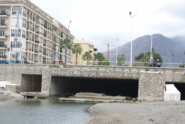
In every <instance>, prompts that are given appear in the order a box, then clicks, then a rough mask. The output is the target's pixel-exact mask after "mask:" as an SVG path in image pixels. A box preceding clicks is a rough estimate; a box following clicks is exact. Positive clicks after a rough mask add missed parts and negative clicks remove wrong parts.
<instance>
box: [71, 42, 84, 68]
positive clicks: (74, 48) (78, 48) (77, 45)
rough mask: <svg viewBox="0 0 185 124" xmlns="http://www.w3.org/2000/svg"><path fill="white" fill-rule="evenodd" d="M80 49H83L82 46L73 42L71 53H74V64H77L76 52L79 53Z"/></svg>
mask: <svg viewBox="0 0 185 124" xmlns="http://www.w3.org/2000/svg"><path fill="white" fill-rule="evenodd" d="M82 50H83V48H82V46H81V45H80V44H75V45H74V46H73V54H76V65H77V57H78V54H80V55H81V53H82Z"/></svg>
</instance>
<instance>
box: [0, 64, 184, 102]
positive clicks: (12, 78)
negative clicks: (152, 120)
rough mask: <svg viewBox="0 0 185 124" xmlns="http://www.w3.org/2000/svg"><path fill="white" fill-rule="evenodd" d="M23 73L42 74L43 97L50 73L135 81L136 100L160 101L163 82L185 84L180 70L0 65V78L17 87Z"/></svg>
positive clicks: (50, 76) (162, 92) (53, 74)
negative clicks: (136, 87) (137, 85)
mask: <svg viewBox="0 0 185 124" xmlns="http://www.w3.org/2000/svg"><path fill="white" fill-rule="evenodd" d="M23 74H28V75H41V76H42V82H41V92H40V93H39V94H41V95H44V96H49V89H50V84H51V83H52V82H51V78H52V76H64V77H80V78H110V79H123V80H124V79H134V80H138V83H139V87H138V99H140V100H163V97H164V91H165V82H178V83H179V82H181V83H185V70H184V69H170V68H136V67H134V68H130V67H99V66H95V67H87V66H84V67H76V66H73V67H71V68H65V69H64V68H61V67H60V68H49V65H0V81H9V82H11V83H12V84H18V85H20V87H21V83H22V75H23Z"/></svg>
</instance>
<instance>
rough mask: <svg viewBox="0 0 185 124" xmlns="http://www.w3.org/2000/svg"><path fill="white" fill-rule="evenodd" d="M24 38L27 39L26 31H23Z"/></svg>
mask: <svg viewBox="0 0 185 124" xmlns="http://www.w3.org/2000/svg"><path fill="white" fill-rule="evenodd" d="M22 37H23V38H25V37H26V31H24V30H22Z"/></svg>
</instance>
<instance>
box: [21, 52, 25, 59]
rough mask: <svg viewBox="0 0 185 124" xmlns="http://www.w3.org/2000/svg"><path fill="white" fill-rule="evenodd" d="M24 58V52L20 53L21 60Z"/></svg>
mask: <svg viewBox="0 0 185 124" xmlns="http://www.w3.org/2000/svg"><path fill="white" fill-rule="evenodd" d="M24 58H25V52H21V59H22V60H24Z"/></svg>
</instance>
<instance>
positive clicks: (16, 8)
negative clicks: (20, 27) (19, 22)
mask: <svg viewBox="0 0 185 124" xmlns="http://www.w3.org/2000/svg"><path fill="white" fill-rule="evenodd" d="M21 11H22V8H21V7H20V6H14V7H12V15H15V14H17V13H19V14H21Z"/></svg>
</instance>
